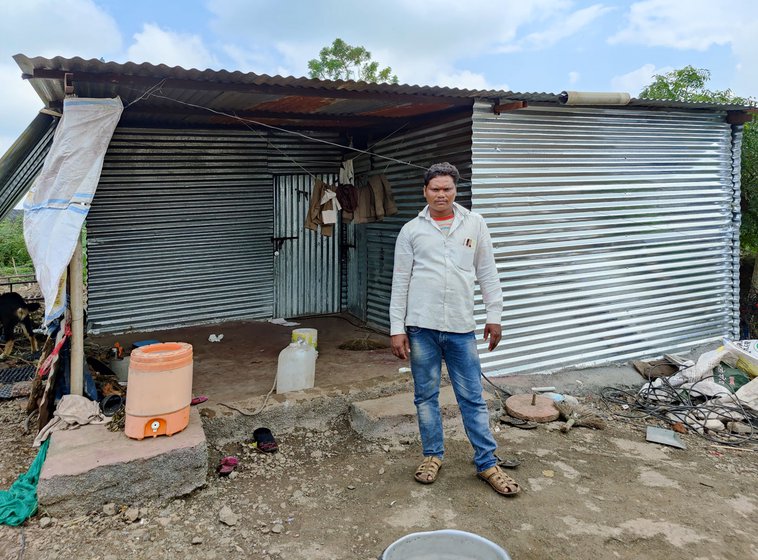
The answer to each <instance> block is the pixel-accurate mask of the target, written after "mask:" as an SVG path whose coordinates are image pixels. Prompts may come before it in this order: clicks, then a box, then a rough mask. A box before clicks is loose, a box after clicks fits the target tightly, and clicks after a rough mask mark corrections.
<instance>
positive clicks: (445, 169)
mask: <svg viewBox="0 0 758 560" xmlns="http://www.w3.org/2000/svg"><path fill="white" fill-rule="evenodd" d="M444 175H447V176H448V177H452V178H453V183H454V184H455V185H458V179H460V178H461V174H460V173H458V168H457V167H455V166H454V165H453V164H452V163H448V162H444V163H435V164H434V165H432V166H431V167H430V168H429V169H427V170H426V173H424V186H427V185H428V184H429V181H431V180H432V179H434V178H435V177H441V176H444Z"/></svg>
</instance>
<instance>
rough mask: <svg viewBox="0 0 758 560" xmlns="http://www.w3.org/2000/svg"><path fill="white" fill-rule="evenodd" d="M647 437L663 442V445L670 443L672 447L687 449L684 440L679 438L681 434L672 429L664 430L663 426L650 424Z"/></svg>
mask: <svg viewBox="0 0 758 560" xmlns="http://www.w3.org/2000/svg"><path fill="white" fill-rule="evenodd" d="M646 439H647V441H650V442H653V443H661V444H663V445H670V446H671V447H678V448H679V449H687V446H686V445H685V444H684V442H683V441H682V440H681V439H679V435H678V434H676V433H675V432H673V431H672V430H664V429H662V428H656V427H654V426H648V427H647V436H646Z"/></svg>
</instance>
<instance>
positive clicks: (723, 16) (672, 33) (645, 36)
mask: <svg viewBox="0 0 758 560" xmlns="http://www.w3.org/2000/svg"><path fill="white" fill-rule="evenodd" d="M626 19H627V24H626V27H624V28H623V29H622V30H620V31H619V32H618V33H616V34H615V35H613V36H611V37H610V38H609V39H608V42H609V43H610V44H612V45H616V44H631V45H644V46H648V47H667V48H674V49H678V50H692V51H706V50H708V49H710V48H711V47H713V46H729V47H730V48H731V50H732V54H733V56H734V58H735V63H734V65H735V68H736V69H737V72H736V73H735V76H734V79H733V82H732V83H731V84H730V87H732V89H734V90H735V91H736V92H737V93H738V94H741V95H753V96H755V95H758V58H756V56H755V53H756V52H757V51H758V2H755V1H754V0H720V1H719V2H712V1H711V0H642V1H640V2H636V3H634V4H632V6H631V7H630V9H629V12H628V13H627V15H626Z"/></svg>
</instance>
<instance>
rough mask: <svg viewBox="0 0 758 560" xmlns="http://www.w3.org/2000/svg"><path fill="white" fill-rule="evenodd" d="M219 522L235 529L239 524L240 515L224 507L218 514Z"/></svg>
mask: <svg viewBox="0 0 758 560" xmlns="http://www.w3.org/2000/svg"><path fill="white" fill-rule="evenodd" d="M218 520H219V521H220V522H221V523H223V524H224V525H228V526H229V527H233V526H234V525H236V524H237V523H238V522H239V515H237V514H236V513H234V512H233V511H232V509H231V508H230V507H229V506H224V507H222V508H221V510H220V511H219V512H218Z"/></svg>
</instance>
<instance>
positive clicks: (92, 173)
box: [24, 97, 124, 325]
mask: <svg viewBox="0 0 758 560" xmlns="http://www.w3.org/2000/svg"><path fill="white" fill-rule="evenodd" d="M123 110H124V106H123V104H122V103H121V99H120V98H118V97H116V98H115V99H85V98H75V97H72V98H67V99H64V100H63V117H62V118H61V122H60V124H59V125H58V128H57V129H56V130H55V135H54V136H53V143H52V146H51V147H50V151H49V152H48V154H47V156H46V157H45V162H44V164H43V165H42V171H41V172H40V174H39V176H38V177H37V179H36V180H35V181H34V184H33V185H32V188H31V189H30V190H29V194H28V195H27V196H26V200H25V202H24V239H25V240H26V246H27V248H28V249H29V255H30V256H31V257H32V261H33V262H34V271H35V273H36V275H37V281H38V282H39V287H40V290H41V291H42V295H43V296H44V298H45V325H49V324H50V323H51V322H52V321H54V320H55V319H57V318H58V317H60V316H61V315H62V314H63V310H64V309H65V297H62V296H61V295H60V294H61V293H62V291H61V286H65V280H63V275H64V273H65V271H66V267H68V263H69V261H70V260H71V257H72V256H73V254H74V248H75V247H76V243H77V241H78V240H79V236H80V235H81V231H82V225H84V219H85V218H86V217H87V213H88V212H89V208H90V205H91V204H92V199H93V198H94V197H95V190H96V189H97V184H98V181H100V172H101V171H102V169H103V159H104V158H105V152H106V150H107V149H108V144H109V143H110V141H111V137H112V136H113V131H114V130H115V129H116V125H117V124H118V121H119V119H120V118H121V113H122V112H123Z"/></svg>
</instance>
